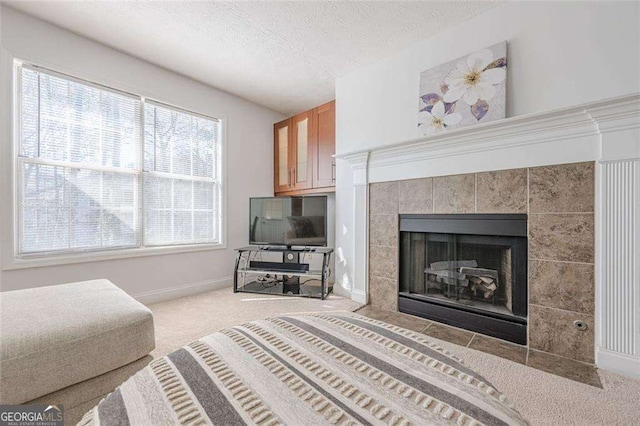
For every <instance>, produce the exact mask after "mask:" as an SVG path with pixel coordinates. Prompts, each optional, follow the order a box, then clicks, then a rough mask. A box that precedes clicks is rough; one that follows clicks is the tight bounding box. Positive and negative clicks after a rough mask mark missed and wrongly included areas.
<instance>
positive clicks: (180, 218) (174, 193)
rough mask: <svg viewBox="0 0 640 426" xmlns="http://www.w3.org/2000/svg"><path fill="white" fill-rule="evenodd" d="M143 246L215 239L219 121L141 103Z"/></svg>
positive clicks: (202, 241) (152, 103)
mask: <svg viewBox="0 0 640 426" xmlns="http://www.w3.org/2000/svg"><path fill="white" fill-rule="evenodd" d="M144 133H145V145H144V188H145V189H144V205H145V208H144V226H145V237H144V242H145V245H149V246H157V245H173V244H197V243H217V242H219V240H220V236H219V221H220V216H219V214H218V213H219V211H220V209H219V195H218V194H219V192H220V191H219V189H220V188H219V181H218V179H217V176H218V155H217V151H218V146H219V143H218V141H219V137H220V122H219V121H218V120H215V119H211V118H206V117H202V116H199V115H196V114H193V113H188V112H185V111H182V110H178V109H175V108H170V107H168V106H165V105H161V104H157V103H155V102H147V103H146V104H145V120H144Z"/></svg>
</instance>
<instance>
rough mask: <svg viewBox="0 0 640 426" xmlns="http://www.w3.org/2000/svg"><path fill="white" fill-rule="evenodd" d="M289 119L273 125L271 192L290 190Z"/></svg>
mask: <svg viewBox="0 0 640 426" xmlns="http://www.w3.org/2000/svg"><path fill="white" fill-rule="evenodd" d="M291 139H292V138H291V119H287V120H284V121H281V122H280V123H276V124H274V125H273V144H274V147H273V149H274V167H273V170H274V173H273V174H274V183H273V192H276V193H278V192H286V191H291V187H292V184H293V181H292V179H291V175H292V166H291Z"/></svg>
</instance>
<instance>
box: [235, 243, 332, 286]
mask: <svg viewBox="0 0 640 426" xmlns="http://www.w3.org/2000/svg"><path fill="white" fill-rule="evenodd" d="M236 251H237V252H238V255H237V257H236V265H235V270H234V279H233V291H234V293H235V292H247V293H261V294H281V295H282V294H284V295H297V296H306V297H318V298H320V299H325V298H326V297H327V295H328V294H329V293H330V292H331V291H332V290H333V286H331V285H330V283H329V282H328V278H329V260H330V259H331V254H332V253H333V249H332V248H327V247H297V248H294V247H291V246H248V247H242V248H239V249H236ZM267 252H271V253H282V261H281V262H277V261H273V259H269V260H268V261H265V260H262V256H261V254H262V253H267ZM314 255H316V256H317V255H322V264H321V267H320V269H317V268H316V269H314V268H312V265H311V264H312V261H311V260H309V259H308V256H314Z"/></svg>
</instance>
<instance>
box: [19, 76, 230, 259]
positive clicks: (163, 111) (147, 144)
mask: <svg viewBox="0 0 640 426" xmlns="http://www.w3.org/2000/svg"><path fill="white" fill-rule="evenodd" d="M17 69H18V81H19V90H18V100H19V102H18V109H17V111H18V120H19V121H18V122H19V126H18V129H19V137H18V149H17V154H18V155H17V163H16V173H17V176H16V177H17V179H16V182H17V191H16V194H17V209H16V213H17V214H16V218H17V223H16V226H17V236H18V241H17V251H18V255H21V256H28V255H43V254H61V253H69V252H70V253H75V252H79V251H99V250H113V249H123V248H142V247H145V246H173V245H186V244H189V245H193V244H217V243H220V242H221V238H220V234H221V215H220V212H221V205H220V202H221V201H220V200H221V196H220V194H221V190H222V189H221V185H220V177H219V173H220V167H219V166H218V163H219V160H220V158H219V157H220V140H221V122H220V120H217V119H213V118H208V117H204V116H201V115H197V114H194V113H190V112H187V111H183V110H179V109H176V108H173V107H169V106H167V105H163V104H160V103H156V102H152V101H149V100H146V99H144V98H142V97H140V96H135V95H131V94H128V93H123V92H120V91H116V90H112V89H109V88H106V87H102V86H98V85H95V84H92V83H89V82H85V81H80V80H77V79H75V78H71V77H68V76H64V75H60V74H58V73H54V72H51V71H48V70H43V69H41V68H38V67H33V66H27V65H19V66H18V68H17ZM141 127H142V129H141Z"/></svg>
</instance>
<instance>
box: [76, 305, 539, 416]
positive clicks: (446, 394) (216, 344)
mask: <svg viewBox="0 0 640 426" xmlns="http://www.w3.org/2000/svg"><path fill="white" fill-rule="evenodd" d="M79 424H81V425H83V426H84V425H91V424H99V425H103V426H108V425H147V424H148V425H170V424H194V425H199V424H202V425H205V424H216V425H242V424H258V425H295V426H298V425H323V424H334V425H359V424H363V425H373V424H389V425H427V424H429V425H431V424H433V425H445V424H447V425H448V424H455V425H480V424H485V425H525V424H527V423H526V422H525V421H524V419H523V418H522V417H521V416H520V415H519V414H518V412H517V411H516V410H515V408H514V407H513V406H512V405H511V404H510V403H509V402H508V400H507V399H506V398H505V396H504V395H503V394H502V393H500V391H499V390H497V389H496V388H495V387H494V386H493V385H491V384H490V383H489V382H488V381H487V380H486V379H484V378H483V377H482V376H480V375H479V374H477V373H476V372H475V371H473V370H471V369H470V368H468V367H466V366H465V365H464V363H463V362H462V361H461V360H460V359H458V358H457V357H456V356H454V355H453V354H451V353H449V352H447V351H446V350H444V349H443V348H441V347H439V346H438V345H437V344H435V343H433V342H432V341H430V340H429V339H428V338H427V337H426V336H425V335H422V334H419V333H414V332H412V331H409V330H406V329H404V328H401V327H397V326H394V325H391V324H388V323H385V322H381V321H377V320H373V319H369V318H366V317H363V316H360V315H357V314H354V313H334V314H326V313H324V314H305V315H287V316H280V317H274V318H268V319H264V320H259V321H253V322H250V323H247V324H244V325H240V326H236V327H233V328H230V329H225V330H222V331H219V332H216V333H214V334H211V335H209V336H206V337H203V338H202V339H200V340H197V341H195V342H193V343H191V344H189V345H187V346H184V347H183V348H181V349H179V350H177V351H175V352H173V353H171V354H169V355H167V356H164V357H162V358H157V359H155V360H154V361H152V362H151V363H150V364H149V366H147V367H146V368H144V369H143V370H141V371H139V372H138V373H137V374H135V375H134V376H132V377H131V378H129V379H128V380H127V381H126V382H124V383H123V384H122V385H121V386H119V387H118V388H117V389H116V390H115V391H114V392H113V393H112V394H111V395H109V396H108V397H107V398H105V399H104V400H102V401H101V402H100V403H99V404H98V405H97V406H96V407H94V408H93V409H92V410H91V411H89V412H88V413H87V414H86V415H85V416H84V417H83V419H82V421H81V422H80V423H79Z"/></svg>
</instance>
